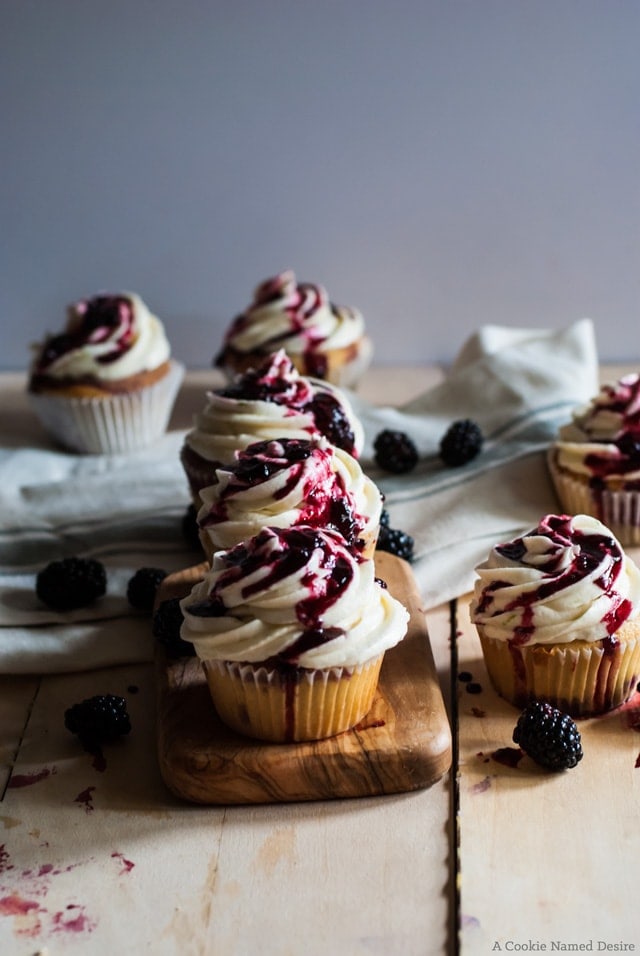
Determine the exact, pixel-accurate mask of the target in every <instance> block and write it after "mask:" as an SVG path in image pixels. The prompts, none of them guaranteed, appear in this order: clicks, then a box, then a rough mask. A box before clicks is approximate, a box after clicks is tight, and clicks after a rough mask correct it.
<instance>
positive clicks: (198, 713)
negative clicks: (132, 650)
mask: <svg viewBox="0 0 640 956" xmlns="http://www.w3.org/2000/svg"><path fill="white" fill-rule="evenodd" d="M375 562H376V575H377V576H378V577H380V578H382V579H383V580H385V581H386V582H387V586H388V588H389V590H390V592H391V594H393V595H394V597H396V598H398V600H400V601H402V603H403V604H404V605H405V607H406V608H407V609H408V611H409V614H410V621H409V630H408V633H407V636H406V637H405V638H404V640H403V641H401V642H400V644H398V645H396V647H394V648H392V649H391V650H389V651H387V653H386V655H385V658H384V661H383V664H382V670H381V673H380V683H379V687H378V691H377V693H376V696H375V699H374V703H373V706H372V709H371V710H370V711H369V713H368V714H367V716H366V717H364V718H363V720H362V721H361V722H360V723H359V724H358V725H357V726H356V727H354V728H353V729H352V730H349V731H346V732H345V733H341V734H338V735H337V736H335V737H329V738H326V739H325V740H319V741H313V742H304V743H288V744H274V743H264V742H262V741H258V740H253V739H250V738H248V737H243V736H241V735H239V734H237V733H235V732H234V731H232V730H229V729H228V728H227V727H226V726H225V725H224V724H223V723H222V722H221V721H220V720H219V718H218V716H217V714H216V711H215V709H214V706H213V703H212V700H211V697H210V694H209V689H208V686H207V683H206V680H205V677H204V673H203V671H202V668H201V665H200V663H199V661H198V659H197V658H195V657H182V658H178V659H171V658H168V657H167V656H166V654H165V653H164V651H163V650H162V649H161V648H160V647H158V651H157V659H156V668H157V747H158V760H159V765H160V772H161V774H162V777H163V780H164V782H165V783H166V785H167V787H168V788H169V789H170V790H171V791H172V793H174V794H175V795H176V796H178V797H180V798H182V799H185V800H188V801H191V802H194V803H199V804H217V805H230V804H258V803H277V802H287V801H302V800H327V799H333V798H338V797H365V796H369V797H370V796H378V795H382V794H389V793H400V792H403V791H410V790H419V789H422V788H425V787H429V786H431V784H433V783H435V782H436V780H439V779H440V777H442V775H443V774H444V773H446V771H447V770H448V769H449V767H450V766H451V759H452V751H451V731H450V727H449V721H448V718H447V713H446V710H445V706H444V701H443V698H442V693H441V691H440V685H439V683H438V676H437V673H436V670H435V665H434V660H433V654H432V651H431V645H430V643H429V635H428V632H427V626H426V621H425V615H424V612H423V611H422V609H421V600H420V595H419V592H418V590H417V587H416V584H415V580H414V577H413V574H412V571H411V568H410V566H409V565H408V564H407V562H406V561H403V560H401V559H400V558H397V557H395V556H394V555H391V554H388V553H385V552H377V554H376V557H375ZM206 567H207V566H206V565H205V564H202V565H198V566H196V567H192V568H187V569H186V570H184V571H180V572H177V573H176V574H171V575H169V576H168V577H167V578H166V579H165V580H164V581H163V583H162V584H161V586H160V589H159V592H158V598H157V602H158V603H159V602H160V601H164V600H167V599H168V598H172V597H183V596H185V595H186V594H188V593H189V591H190V589H191V587H192V586H193V584H194V583H195V582H196V581H198V580H199V579H200V578H201V577H202V576H203V574H204V572H205V570H206Z"/></svg>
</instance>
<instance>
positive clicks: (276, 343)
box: [225, 270, 364, 354]
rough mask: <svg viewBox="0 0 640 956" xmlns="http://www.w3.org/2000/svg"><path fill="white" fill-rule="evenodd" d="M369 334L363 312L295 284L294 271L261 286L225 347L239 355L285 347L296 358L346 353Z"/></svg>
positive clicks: (308, 285)
mask: <svg viewBox="0 0 640 956" xmlns="http://www.w3.org/2000/svg"><path fill="white" fill-rule="evenodd" d="M363 334H364V320H363V317H362V314H361V313H360V312H359V311H358V309H354V308H349V307H347V306H338V305H334V304H333V303H332V302H330V301H329V296H328V295H327V292H326V290H325V289H324V288H323V287H322V286H321V285H316V284H313V283H310V282H300V283H298V282H296V277H295V273H294V272H292V271H291V270H288V271H286V272H281V273H280V274H279V275H277V276H274V277H273V278H271V279H266V280H265V281H264V282H262V283H261V284H260V285H259V286H258V287H257V288H256V290H255V292H254V298H253V302H252V303H251V305H250V306H249V307H248V308H247V309H246V310H245V311H244V312H243V313H242V314H241V315H239V316H238V317H237V318H236V319H235V320H234V322H233V323H232V325H231V327H230V329H229V331H228V332H227V334H226V337H225V345H228V346H231V347H232V348H234V349H236V350H237V351H239V352H254V351H258V352H265V351H269V350H270V349H272V348H275V347H282V348H284V349H286V351H287V352H290V353H292V354H300V353H303V352H306V351H307V350H308V349H309V348H313V349H317V350H318V351H328V350H329V349H337V348H344V347H346V346H348V345H352V344H353V343H354V342H356V341H357V340H358V339H360V338H361V337H362V335H363Z"/></svg>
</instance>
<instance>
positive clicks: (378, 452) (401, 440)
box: [373, 428, 418, 475]
mask: <svg viewBox="0 0 640 956" xmlns="http://www.w3.org/2000/svg"><path fill="white" fill-rule="evenodd" d="M373 451H374V458H375V460H376V464H377V465H379V466H380V468H383V469H384V470H385V471H392V472H393V473H394V474H396V475H403V474H405V473H406V472H408V471H411V470H412V469H413V468H415V467H416V465H417V464H418V449H417V448H416V446H415V445H414V443H413V441H412V439H411V438H409V436H408V435H407V434H406V433H405V432H400V431H392V430H391V429H389V428H385V429H384V430H383V431H381V432H379V434H378V435H376V438H375V440H374V442H373Z"/></svg>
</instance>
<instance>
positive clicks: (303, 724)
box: [203, 655, 384, 742]
mask: <svg viewBox="0 0 640 956" xmlns="http://www.w3.org/2000/svg"><path fill="white" fill-rule="evenodd" d="M383 657H384V655H380V656H379V657H378V658H375V659H373V660H370V661H366V662H365V663H363V664H359V665H358V666H356V667H348V668H347V667H331V668H326V669H318V670H297V671H292V673H291V675H289V677H288V676H287V673H286V672H283V671H280V670H278V669H275V668H270V667H266V666H263V665H252V664H241V663H236V662H235V661H213V660H207V661H203V668H204V671H205V674H206V676H207V681H208V683H209V689H210V691H211V696H212V699H213V703H214V705H215V708H216V710H217V712H218V716H219V717H220V719H221V720H222V721H223V722H224V723H225V724H226V725H227V726H228V727H231V729H233V730H236V731H237V732H238V733H241V734H245V735H247V736H250V737H257V738H258V739H262V740H268V741H272V742H294V741H302V740H320V739H322V738H323V737H329V736H333V735H334V734H337V733H341V732H343V731H345V730H348V729H350V728H351V727H354V726H355V725H356V724H357V723H358V722H359V721H360V720H362V718H363V717H364V716H365V715H366V714H367V713H368V711H369V710H370V709H371V705H372V702H373V697H374V694H375V689H376V687H377V684H378V675H379V673H380V666H381V664H382V659H383Z"/></svg>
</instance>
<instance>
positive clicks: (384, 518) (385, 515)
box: [380, 508, 389, 528]
mask: <svg viewBox="0 0 640 956" xmlns="http://www.w3.org/2000/svg"><path fill="white" fill-rule="evenodd" d="M380 527H381V528H388V527H389V512H388V511H387V509H386V508H383V509H382V511H381V512H380Z"/></svg>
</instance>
